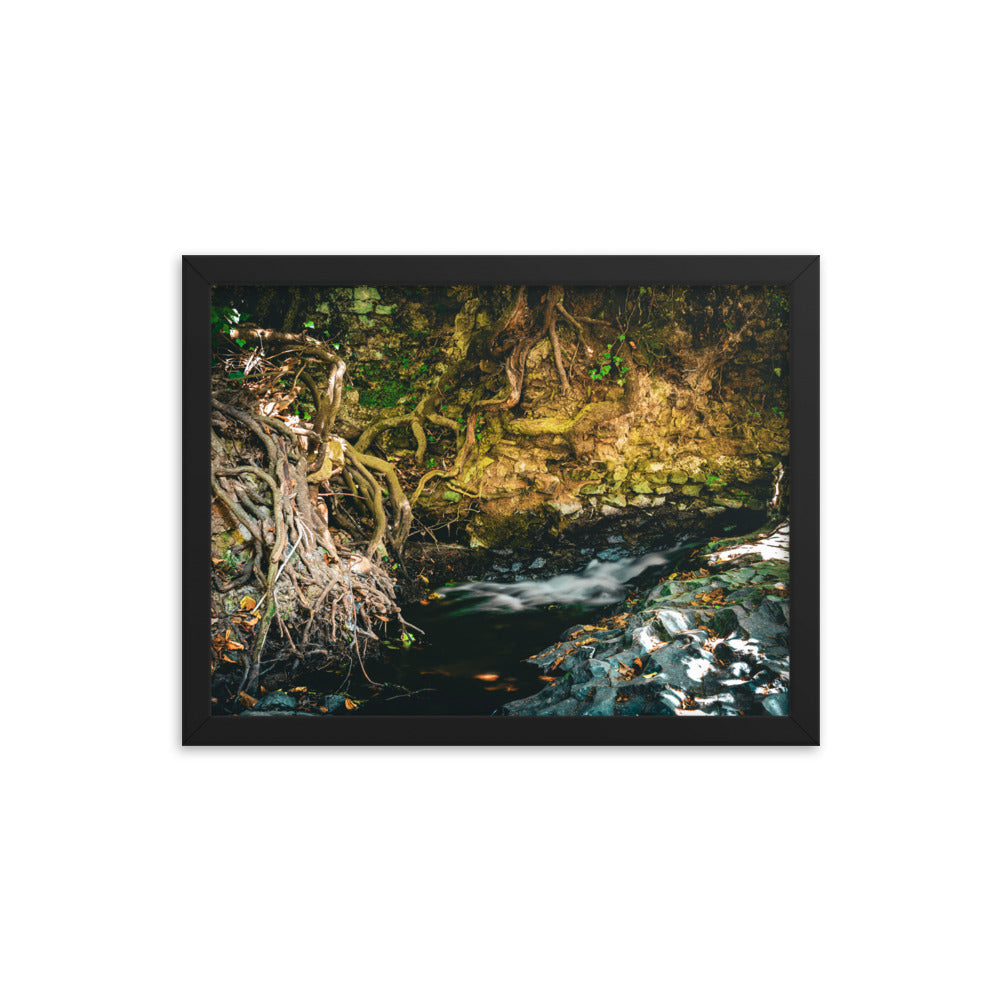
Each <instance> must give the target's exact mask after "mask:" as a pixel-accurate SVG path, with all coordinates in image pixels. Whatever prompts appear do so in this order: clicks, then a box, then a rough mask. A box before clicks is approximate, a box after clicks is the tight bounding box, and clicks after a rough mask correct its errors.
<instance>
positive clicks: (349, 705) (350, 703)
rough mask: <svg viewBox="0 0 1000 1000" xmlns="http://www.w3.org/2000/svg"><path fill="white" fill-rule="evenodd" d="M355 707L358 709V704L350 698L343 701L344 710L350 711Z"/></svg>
mask: <svg viewBox="0 0 1000 1000" xmlns="http://www.w3.org/2000/svg"><path fill="white" fill-rule="evenodd" d="M357 707H358V703H357V702H356V701H351V699H350V698H347V699H345V701H344V708H346V709H348V710H349V711H350V710H351V709H355V708H357Z"/></svg>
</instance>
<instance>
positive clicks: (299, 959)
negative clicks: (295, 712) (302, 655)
mask: <svg viewBox="0 0 1000 1000" xmlns="http://www.w3.org/2000/svg"><path fill="white" fill-rule="evenodd" d="M993 18H994V14H993V11H992V9H991V8H990V7H989V6H988V5H986V4H981V3H974V2H963V0H958V2H955V3H952V4H949V5H948V6H947V7H946V8H941V7H939V6H937V5H930V4H912V3H908V4H903V3H886V2H881V3H878V2H875V3H872V2H868V3H857V2H846V3H841V4H839V5H837V6H829V5H824V6H822V7H821V6H817V5H803V4H801V3H791V2H788V3H758V4H745V3H727V2H718V3H711V4H685V5H671V6H667V5H651V4H650V5H647V4H640V3H635V2H630V0H625V2H621V3H617V4H614V5H607V4H565V5H563V4H552V3H545V2H535V3H523V2H518V0H515V2H510V3H507V4H503V5H497V4H490V5H485V6H479V5H471V4H464V3H450V4H449V3H429V4H393V3H381V4H379V3H368V4H364V5H362V4H356V5H351V6H350V7H345V6H343V5H318V4H317V5H313V4H304V3H299V2H290V3H286V4H284V5H281V6H278V7H275V6H273V5H264V4H246V3H239V4H237V3H205V2H202V3H197V4H195V3H175V4H173V5H170V6H169V7H156V8H154V7H145V6H141V5H140V6H136V5H134V4H125V3H97V4H90V5H80V4H73V5H70V4H66V3H54V4H49V5H46V6H45V7H44V8H43V7H41V6H39V5H36V6H33V7H30V8H29V7H27V6H26V5H24V6H22V7H21V8H20V9H18V10H17V11H16V12H15V13H10V12H8V15H7V17H6V30H5V35H6V45H5V47H6V49H7V52H6V54H5V56H4V59H3V62H2V65H0V72H2V73H3V77H4V84H5V88H4V89H5V97H6V102H5V103H6V105H7V109H8V110H7V111H6V113H5V125H4V137H5V140H6V142H5V147H6V152H5V153H4V155H3V164H4V167H5V173H6V182H5V184H4V195H5V197H4V202H5V208H4V222H3V229H4V235H5V238H4V240H3V254H4V258H5V260H4V269H3V274H4V278H5V281H4V285H5V298H4V304H5V308H4V310H3V312H2V316H3V320H4V346H3V358H4V361H5V365H4V369H5V380H4V381H5V384H6V389H7V393H6V400H7V406H6V413H5V416H6V428H7V434H6V447H5V462H4V467H5V472H6V475H5V477H4V484H5V488H4V494H5V496H4V504H3V508H4V515H5V516H4V528H5V531H4V543H5V547H6V555H7V558H6V561H5V569H6V572H5V576H6V577H7V584H8V597H7V600H6V605H5V612H6V614H5V615H4V618H5V620H6V628H5V640H4V653H3V655H2V657H0V659H2V661H3V678H4V679H3V686H2V689H0V691H2V694H0V698H2V701H3V705H4V709H5V710H4V713H3V716H4V722H3V725H2V726H0V732H2V734H3V735H2V738H3V742H4V785H5V795H4V799H5V804H6V805H7V807H8V808H7V810H6V819H5V820H4V821H3V824H2V827H0V830H2V835H3V837H4V839H5V840H6V841H7V845H6V847H5V849H4V852H3V858H4V862H5V863H4V877H3V883H4V888H3V892H2V897H3V912H4V914H5V916H4V921H5V924H6V926H5V928H4V930H3V934H2V939H3V943H4V945H5V946H6V951H7V955H8V957H7V959H6V960H5V961H4V963H3V966H2V969H3V971H2V975H3V976H4V978H6V979H8V980H9V982H10V984H11V986H10V988H9V990H8V995H9V996H11V997H17V998H22V997H71V996H80V995H94V996H101V997H104V998H108V1000H112V998H125V997H128V998H133V997H157V998H158V997H169V998H172V1000H186V998H193V1000H201V998H208V997H212V998H216V997H228V996H239V997H242V998H247V1000H249V998H258V997H259V998H265V997H266V998H272V997H287V998H299V997H314V996H334V995H336V996H345V997H379V998H380V997H390V996H403V997H433V998H435V1000H445V998H452V997H454V998H463V1000H465V998H473V997H474V998H494V997H496V998H501V997H503V998H507V997H512V996H516V997H556V996H559V997H562V996H566V997H574V998H591V997H594V998H597V997H601V998H606V997H612V996H614V997H622V998H625V997H629V998H631V997H645V996H672V997H709V998H723V997H725V998H731V997H740V998H741V1000H750V998H756V997H766V998H768V1000H776V998H783V997H800V996H808V997H821V998H826V997H831V998H834V997H836V998H841V997H844V996H852V997H885V996H890V995H891V996H906V997H908V998H910V997H924V996H927V997H939V996H943V995H950V996H960V997H980V996H986V995H988V994H989V995H995V993H993V990H995V988H996V986H995V982H994V972H993V968H992V963H991V962H990V961H989V955H990V951H991V950H992V947H993V946H995V937H996V923H995V916H996V893H997V888H998V885H997V882H998V879H997V860H996V859H997V852H996V827H995V813H994V811H993V810H994V808H995V805H996V760H997V753H996V736H995V729H996V724H995V720H996V719H997V717H998V712H1000V702H998V699H997V680H996V666H997V660H998V658H997V654H996V640H995V638H994V635H993V634H994V629H993V625H992V617H991V616H990V614H989V612H990V611H991V609H992V608H993V607H994V605H995V601H994V600H993V598H992V589H991V584H992V580H993V578H994V575H995V569H994V563H995V559H994V556H993V545H992V539H993V537H994V536H995V533H996V517H997V511H996V508H997V503H996V491H995V486H994V479H993V476H992V475H991V473H992V472H993V471H994V467H995V464H996V453H997V447H996V443H995V429H996V425H997V421H996V403H997V399H996V396H997V394H996V390H995V376H996V366H997V360H998V359H997V351H996V341H997V334H998V329H997V318H996V317H997V308H996V303H995V296H996V274H997V263H998V260H997V253H996V231H997V224H998V221H1000V220H998V212H997V195H996V191H997V185H996V174H995V171H996V156H995V145H994V144H995V139H996V102H995V98H996V86H997V79H996V70H995V66H996V59H995V38H996V32H995V27H996V25H995V23H993ZM991 29H992V30H991ZM183 252H247V253H252V252H284V253H292V252H299V253H311V252H317V253H318V252H359V253H360V252H370V253H374V252H428V253H440V252H480V253H491V252H506V253H514V252H536V253H538V252H541V253H549V252H552V253H555V252H561V253H600V252H632V253H636V252H638V253H647V252H648V253H711V252H724V253H725V252H738V253H775V252H781V253H812V252H819V253H821V254H822V255H823V336H824V342H823V365H824V368H823V383H822V384H823V394H824V395H823V421H824V422H823V459H822V464H823V477H824V478H823V494H822V495H823V544H824V548H823V557H824V561H823V569H822V580H823V612H824V626H825V631H824V634H823V656H824V659H823V670H824V674H823V697H824V707H823V739H824V745H823V746H822V748H820V749H818V750H817V749H812V750H810V749H798V750H776V749H766V748H765V749H755V750H729V749H715V750H712V749H646V750H628V749H617V750H610V749H599V748H597V749H582V750H581V749H565V750H558V749H555V750H545V751H542V750H533V749H525V748H521V749H513V750H499V749H454V750H434V749H419V750H391V749H382V750H378V749H373V750H363V749H339V750H338V749H314V750H290V749H286V750H273V749H256V750H253V749H251V750H217V751H209V750H186V751H182V750H181V749H180V747H179V745H178V743H179V731H180V725H179V698H178V677H179V673H178V671H179V641H178V639H179V637H178V621H179V593H178V592H179V571H180V567H179V503H178V490H179V484H178V470H179V456H180V448H181V443H180V438H179V407H180V389H179V329H180V320H179V301H180V265H179V256H180V254H181V253H183Z"/></svg>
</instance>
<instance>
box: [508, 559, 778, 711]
mask: <svg viewBox="0 0 1000 1000" xmlns="http://www.w3.org/2000/svg"><path fill="white" fill-rule="evenodd" d="M600 554H601V555H605V556H607V555H609V554H610V553H608V552H607V551H605V552H602V553H600ZM786 572H787V564H783V563H782V564H776V563H767V562H762V563H755V564H754V565H753V566H752V567H751V566H745V567H735V566H732V565H729V566H720V567H718V569H717V570H716V572H715V573H714V574H713V573H712V571H711V570H710V569H708V568H706V569H702V570H700V571H699V572H698V573H687V574H684V578H683V579H680V578H676V579H673V580H667V581H664V582H661V583H659V584H657V585H656V586H654V587H653V588H652V589H651V590H650V591H648V593H647V594H646V597H645V599H644V600H643V601H642V602H641V603H640V604H639V606H638V608H635V609H633V610H631V611H630V612H629V613H628V617H627V619H626V620H624V621H623V620H622V616H621V615H618V616H609V618H608V619H607V622H608V627H607V628H606V629H605V630H603V631H599V630H594V629H590V630H587V629H584V628H582V627H581V626H576V627H574V628H572V629H570V630H569V631H568V632H567V633H566V634H565V635H564V636H563V641H562V643H560V644H559V645H557V646H556V647H553V649H551V650H546V651H545V653H544V654H542V655H541V656H540V657H539V658H538V659H536V660H535V662H537V663H538V664H539V666H540V667H542V668H545V664H546V663H548V664H549V665H550V669H556V670H560V669H565V670H566V671H567V673H566V674H565V675H564V676H563V677H562V679H561V680H560V681H559V682H557V683H554V684H551V685H549V687H547V688H546V689H545V690H543V691H541V692H539V693H538V694H536V695H534V696H531V697H528V698H523V699H521V700H520V701H517V702H512V703H510V704H509V705H507V706H505V707H504V709H502V712H503V714H516V715H537V714H543V713H544V714H547V715H571V714H585V715H616V716H626V715H670V714H678V715H684V714H695V715H715V716H720V715H721V716H751V715H756V716H761V715H787V714H788V693H787V687H788V684H789V662H788V659H787V657H788V599H787V597H786V596H784V595H783V594H782V593H781V590H780V587H779V586H778V584H780V583H781V582H782V581H781V577H782V574H783V573H786ZM736 594H739V595H740V598H739V599H738V600H737V599H735V595H736ZM713 605H715V606H716V607H715V608H713ZM719 605H723V606H722V607H719ZM571 636H572V638H571ZM584 637H585V638H586V639H587V640H589V641H588V642H586V643H585V645H582V646H580V645H576V644H579V643H580V642H581V640H582V639H583V638H584ZM720 640H721V641H720ZM560 657H563V658H564V659H563V660H562V661H561V666H560V667H558V668H556V667H552V666H551V665H552V664H554V662H555V661H556V660H558V659H559V658H560Z"/></svg>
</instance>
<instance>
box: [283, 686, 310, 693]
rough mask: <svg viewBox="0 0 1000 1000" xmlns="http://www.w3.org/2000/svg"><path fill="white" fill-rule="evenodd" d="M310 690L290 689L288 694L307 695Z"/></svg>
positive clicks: (301, 688)
mask: <svg viewBox="0 0 1000 1000" xmlns="http://www.w3.org/2000/svg"><path fill="white" fill-rule="evenodd" d="M308 690H309V688H306V687H297V688H289V689H288V693H289V694H305V693H306V691H308Z"/></svg>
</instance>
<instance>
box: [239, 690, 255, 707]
mask: <svg viewBox="0 0 1000 1000" xmlns="http://www.w3.org/2000/svg"><path fill="white" fill-rule="evenodd" d="M236 700H237V701H238V702H239V703H240V704H241V705H245V706H246V707H247V708H253V707H254V705H256V704H257V699H256V698H254V696H253V695H250V694H247V693H246V691H241V692H240V693H239V694H238V695H237V696H236Z"/></svg>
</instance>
